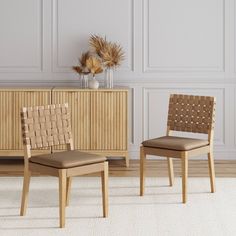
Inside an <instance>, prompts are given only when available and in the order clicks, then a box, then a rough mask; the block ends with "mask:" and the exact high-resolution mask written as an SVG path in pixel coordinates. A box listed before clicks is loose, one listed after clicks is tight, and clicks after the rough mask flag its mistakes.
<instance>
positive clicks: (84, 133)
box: [52, 90, 90, 150]
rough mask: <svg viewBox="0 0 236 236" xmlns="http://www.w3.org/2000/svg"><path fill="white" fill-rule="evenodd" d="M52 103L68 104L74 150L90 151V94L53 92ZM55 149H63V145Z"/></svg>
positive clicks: (83, 92) (84, 92)
mask: <svg viewBox="0 0 236 236" xmlns="http://www.w3.org/2000/svg"><path fill="white" fill-rule="evenodd" d="M52 103H53V104H58V103H68V104H69V108H70V112H71V128H72V137H73V141H74V146H75V149H80V150H89V149H90V92H88V91H58V90H55V91H53V94H52ZM55 149H58V150H60V149H65V145H60V146H57V147H56V148H55Z"/></svg>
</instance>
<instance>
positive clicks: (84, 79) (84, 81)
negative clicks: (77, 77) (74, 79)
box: [81, 74, 88, 88]
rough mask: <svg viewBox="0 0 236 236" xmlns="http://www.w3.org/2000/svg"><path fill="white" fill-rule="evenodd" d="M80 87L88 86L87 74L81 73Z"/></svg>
mask: <svg viewBox="0 0 236 236" xmlns="http://www.w3.org/2000/svg"><path fill="white" fill-rule="evenodd" d="M81 87H82V88H88V75H86V74H82V75H81Z"/></svg>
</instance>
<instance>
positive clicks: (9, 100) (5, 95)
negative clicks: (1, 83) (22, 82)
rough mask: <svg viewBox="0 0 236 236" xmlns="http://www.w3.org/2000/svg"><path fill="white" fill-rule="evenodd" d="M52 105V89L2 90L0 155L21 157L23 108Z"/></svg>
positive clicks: (0, 93)
mask: <svg viewBox="0 0 236 236" xmlns="http://www.w3.org/2000/svg"><path fill="white" fill-rule="evenodd" d="M50 103H51V90H50V89H42V90H41V89H0V107H1V109H0V154H1V155H6V156H10V155H14V156H21V155H22V154H23V144H22V138H21V118H20V111H21V108H22V107H31V106H40V105H47V104H50Z"/></svg>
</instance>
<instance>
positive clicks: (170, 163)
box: [167, 158, 174, 186]
mask: <svg viewBox="0 0 236 236" xmlns="http://www.w3.org/2000/svg"><path fill="white" fill-rule="evenodd" d="M167 161H168V172H169V182H170V186H173V185H174V167H173V160H172V158H167Z"/></svg>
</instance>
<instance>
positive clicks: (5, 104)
mask: <svg viewBox="0 0 236 236" xmlns="http://www.w3.org/2000/svg"><path fill="white" fill-rule="evenodd" d="M12 104H13V93H12V92H11V91H0V106H1V109H0V149H1V150H11V149H13V141H12V137H13V130H14V129H13V126H12V123H13V106H12ZM19 115H20V113H19Z"/></svg>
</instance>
